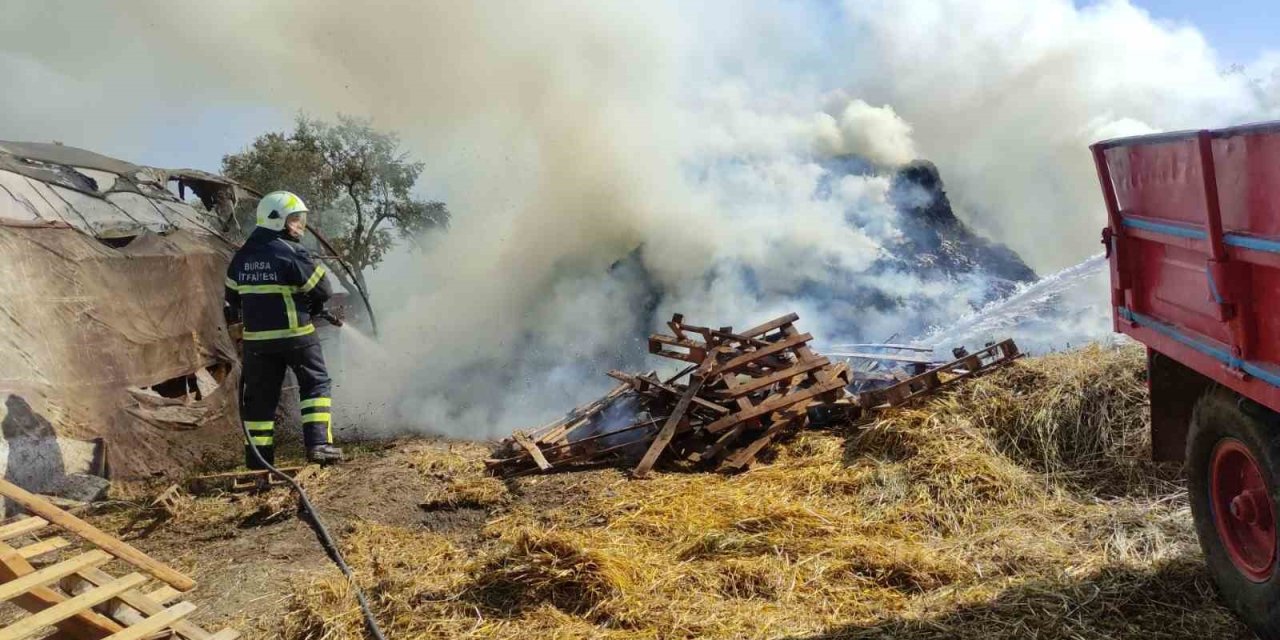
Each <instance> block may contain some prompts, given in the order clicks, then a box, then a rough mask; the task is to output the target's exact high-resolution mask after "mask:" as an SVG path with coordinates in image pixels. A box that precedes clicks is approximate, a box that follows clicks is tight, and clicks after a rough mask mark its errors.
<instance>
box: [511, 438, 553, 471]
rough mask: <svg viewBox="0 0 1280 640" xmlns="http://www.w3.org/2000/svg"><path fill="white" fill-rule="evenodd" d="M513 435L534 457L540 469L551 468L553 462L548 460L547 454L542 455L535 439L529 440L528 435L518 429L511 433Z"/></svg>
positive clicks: (517, 442) (530, 455)
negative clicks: (534, 441)
mask: <svg viewBox="0 0 1280 640" xmlns="http://www.w3.org/2000/svg"><path fill="white" fill-rule="evenodd" d="M511 437H512V439H514V440H515V441H516V444H518V445H520V446H521V447H523V448H524V450H525V451H528V452H529V457H531V458H533V461H534V463H535V464H537V465H538V468H539V469H542V470H543V471H546V470H548V469H550V468H551V463H550V462H547V458H546V456H544V455H542V451H541V450H540V449H538V445H536V444H534V443H533V441H531V440H529V437H528V436H526V435H524V434H523V433H520V432H519V431H517V432H515V433H513V434H511Z"/></svg>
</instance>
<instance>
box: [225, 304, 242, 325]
mask: <svg viewBox="0 0 1280 640" xmlns="http://www.w3.org/2000/svg"><path fill="white" fill-rule="evenodd" d="M241 315H242V314H241V311H240V309H239V308H238V307H233V306H231V305H229V304H227V305H223V306H222V319H223V320H226V321H227V326H230V325H233V324H236V323H237V322H240V321H241V320H242V318H241Z"/></svg>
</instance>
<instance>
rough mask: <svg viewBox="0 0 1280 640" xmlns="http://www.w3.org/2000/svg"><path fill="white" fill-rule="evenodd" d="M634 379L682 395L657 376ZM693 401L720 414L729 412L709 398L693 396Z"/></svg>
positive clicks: (678, 395)
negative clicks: (660, 380)
mask: <svg viewBox="0 0 1280 640" xmlns="http://www.w3.org/2000/svg"><path fill="white" fill-rule="evenodd" d="M636 380H643V381H644V382H646V383H648V384H650V385H653V386H655V387H657V388H659V389H662V390H663V391H665V392H667V393H669V394H671V395H673V396H676V397H680V396H681V395H683V392H682V391H680V390H679V389H676V388H675V387H673V386H671V385H668V384H664V383H662V382H659V381H658V379H657V378H651V377H649V376H636ZM690 384H692V381H690ZM693 403H694V404H696V405H698V406H699V407H702V408H703V409H707V410H709V411H714V412H716V413H718V414H720V415H727V414H729V413H730V411H729V409H728V408H726V407H722V406H720V405H718V404H716V403H714V402H711V401H710V400H704V399H702V398H699V397H694V399H693Z"/></svg>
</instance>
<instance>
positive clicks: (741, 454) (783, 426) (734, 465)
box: [720, 420, 795, 469]
mask: <svg viewBox="0 0 1280 640" xmlns="http://www.w3.org/2000/svg"><path fill="white" fill-rule="evenodd" d="M794 426H795V425H794V424H793V423H792V422H791V421H790V420H788V421H785V422H779V423H775V424H773V425H771V426H770V427H769V428H768V430H766V431H765V432H764V435H762V436H760V437H759V438H756V439H755V441H753V442H752V443H751V444H749V445H747V446H745V447H743V448H742V449H739V450H738V451H736V452H734V454H733V455H731V456H729V457H728V458H726V459H725V461H724V463H723V464H722V465H720V466H721V468H722V469H741V468H743V467H745V466H747V465H750V464H751V463H752V462H755V459H756V456H757V455H759V454H760V451H761V450H763V449H764V448H765V447H766V446H768V445H769V443H770V442H773V439H774V438H775V437H777V436H778V434H780V433H782V432H783V431H786V430H787V429H790V428H793V427H794Z"/></svg>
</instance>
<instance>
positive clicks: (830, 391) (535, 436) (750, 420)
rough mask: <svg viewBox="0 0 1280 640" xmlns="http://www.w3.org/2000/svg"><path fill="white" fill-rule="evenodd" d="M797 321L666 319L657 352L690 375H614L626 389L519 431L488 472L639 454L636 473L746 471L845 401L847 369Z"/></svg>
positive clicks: (655, 341)
mask: <svg viewBox="0 0 1280 640" xmlns="http://www.w3.org/2000/svg"><path fill="white" fill-rule="evenodd" d="M796 320H798V316H796V315H795V314H790V315H787V316H784V317H781V318H778V319H776V320H773V321H770V322H767V323H765V324H762V325H759V326H756V327H752V328H750V329H745V330H742V331H734V330H733V329H732V327H722V328H718V329H713V328H709V327H700V326H695V325H692V324H688V323H686V322H685V321H684V318H683V317H682V316H681V315H678V314H677V315H676V316H674V317H673V318H672V320H671V322H669V323H667V324H668V326H669V327H670V328H671V334H670V335H666V334H656V335H653V336H650V338H649V351H650V352H651V353H653V354H655V355H658V356H662V357H664V358H669V359H673V360H679V361H683V362H685V363H688V366H686V367H685V368H684V370H682V371H681V372H680V373H679V374H677V375H675V376H673V377H670V378H667V379H659V378H658V377H657V376H656V375H655V374H654V373H652V372H650V373H642V374H629V373H623V372H619V371H613V372H610V373H609V375H610V376H611V377H613V378H615V379H617V380H618V381H619V382H620V384H619V385H618V386H617V387H615V388H614V389H613V390H612V391H611V392H610V393H609V394H608V395H606V396H605V397H603V398H601V399H600V400H597V401H596V402H593V403H591V404H590V405H587V406H585V407H581V408H579V409H576V410H574V411H572V412H570V413H569V414H568V415H567V416H565V417H564V418H563V419H561V420H559V421H557V422H555V423H552V424H550V425H547V426H546V427H543V428H542V429H539V430H537V431H535V432H533V433H530V434H525V433H522V432H516V433H515V434H514V435H513V436H512V437H511V438H509V439H508V440H506V441H504V442H503V443H502V445H501V446H500V447H499V450H498V451H497V452H496V453H495V456H494V458H493V459H491V460H490V461H489V463H490V467H491V468H492V469H493V470H494V471H495V472H497V473H500V474H502V475H517V474H520V473H525V472H530V471H535V470H542V471H547V470H550V469H553V468H556V467H562V466H565V465H575V464H583V463H600V462H605V461H616V460H617V459H619V458H625V457H630V456H635V455H637V454H639V457H640V459H639V462H638V464H637V465H636V467H635V469H634V475H635V476H637V477H643V476H644V475H646V474H647V473H648V472H649V470H650V469H652V468H653V466H654V465H655V464H656V463H657V462H658V460H659V458H660V457H662V456H664V455H666V456H670V457H672V458H678V459H682V460H685V461H687V462H690V463H696V464H701V465H708V466H712V467H715V468H717V469H719V470H722V471H731V470H739V469H745V468H747V467H749V466H750V465H751V463H752V462H753V461H754V460H755V459H756V456H758V455H759V454H760V452H761V451H762V450H764V449H765V447H767V446H769V444H770V443H771V442H773V441H775V440H776V439H777V438H779V437H782V436H784V435H786V434H788V433H790V432H793V431H795V430H796V429H800V428H802V427H803V426H804V425H805V423H806V422H807V420H808V411H807V410H808V408H809V407H810V405H813V404H815V403H823V402H834V401H836V400H838V399H840V398H842V397H844V396H845V390H844V388H845V386H846V385H847V384H849V370H848V365H846V364H844V363H833V362H831V361H830V360H828V359H827V358H825V357H823V356H821V355H819V354H817V353H815V352H814V351H813V350H812V349H811V348H809V346H808V343H809V342H810V341H812V340H813V336H811V335H809V334H807V333H801V332H800V331H799V330H798V329H796V327H795V322H796ZM619 408H622V409H623V411H621V412H620V411H619ZM620 413H621V414H622V415H620Z"/></svg>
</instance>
